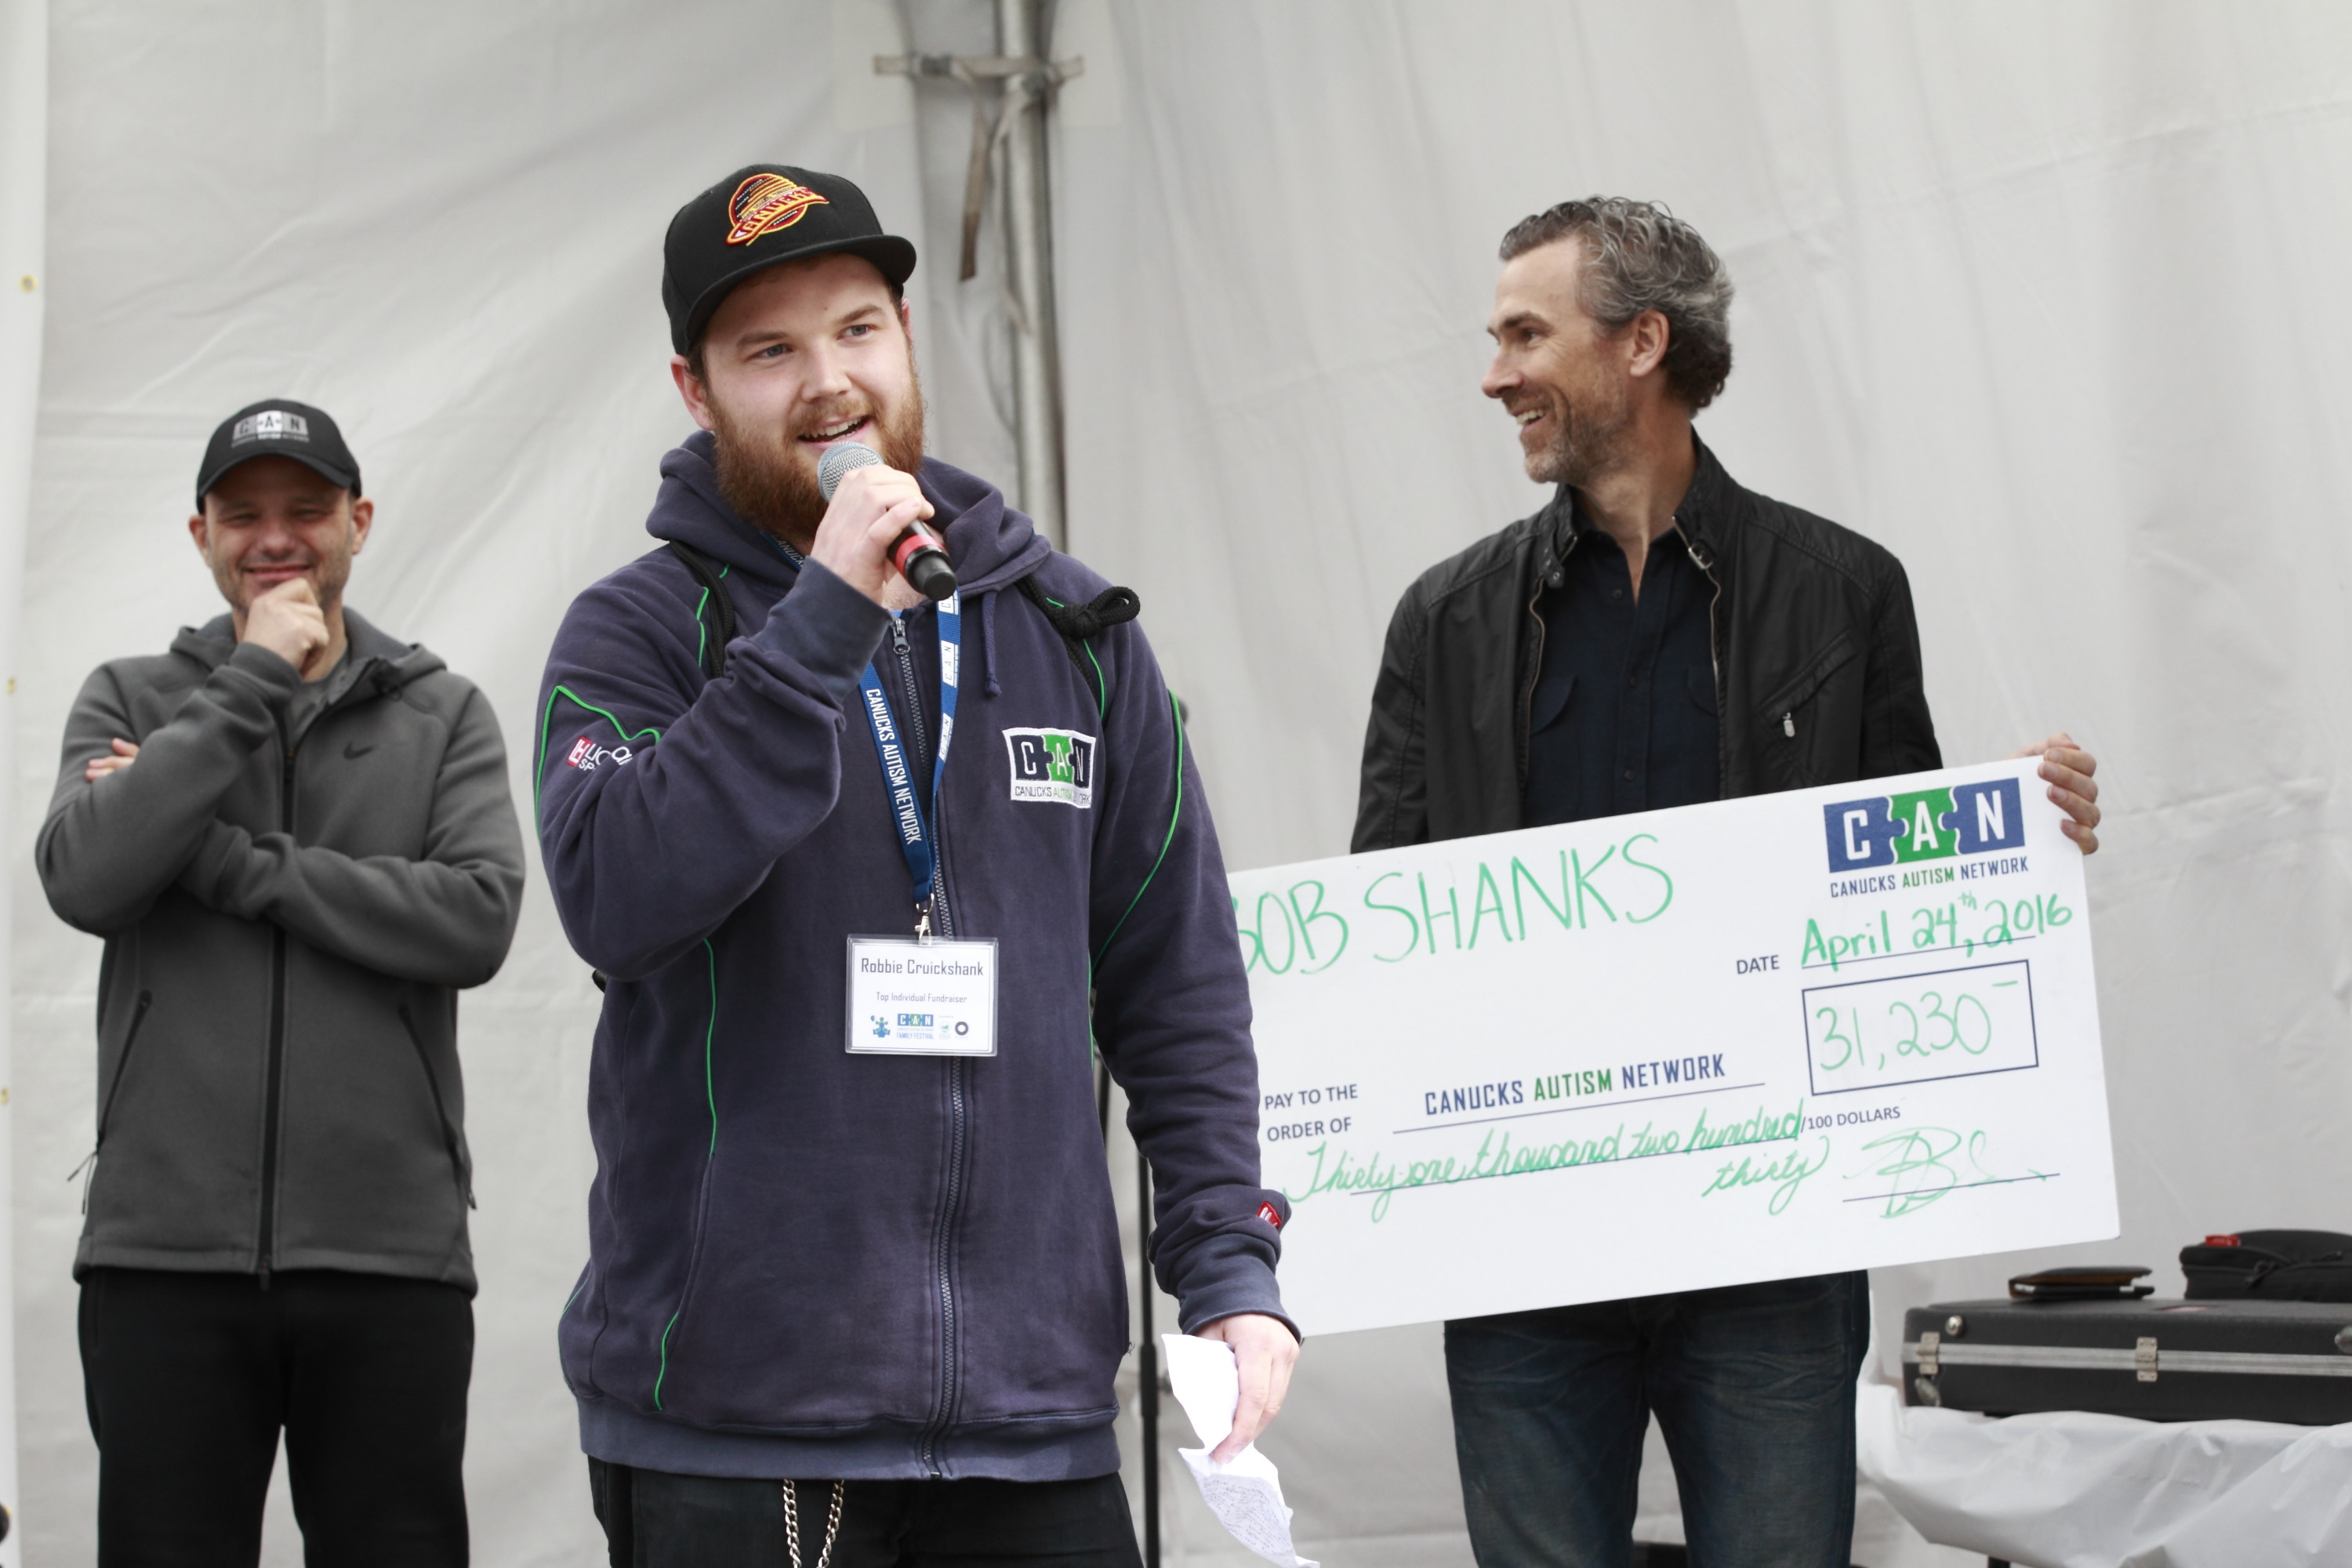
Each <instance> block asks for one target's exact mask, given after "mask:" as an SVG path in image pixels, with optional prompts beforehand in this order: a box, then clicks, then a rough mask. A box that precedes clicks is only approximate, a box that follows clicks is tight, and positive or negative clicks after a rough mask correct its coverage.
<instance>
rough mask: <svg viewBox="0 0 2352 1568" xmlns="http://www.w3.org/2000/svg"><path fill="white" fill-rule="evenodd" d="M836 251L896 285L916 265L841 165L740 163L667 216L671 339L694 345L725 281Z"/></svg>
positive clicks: (683, 347) (682, 346)
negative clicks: (829, 169) (820, 169)
mask: <svg viewBox="0 0 2352 1568" xmlns="http://www.w3.org/2000/svg"><path fill="white" fill-rule="evenodd" d="M835 251H845V252H847V253H848V254H850V255H852V256H862V257H864V258H866V260H868V261H870V262H872V263H874V265H875V266H876V267H877V268H880V269H881V273H882V276H883V277H884V278H886V279H889V282H890V287H891V288H893V289H903V288H905V287H906V283H907V279H908V277H909V276H911V275H912V274H913V272H914V270H915V247H913V246H912V245H910V244H908V242H907V241H906V240H903V239H900V238H899V237H898V236H897V235H895V234H884V233H883V232H882V220H881V219H879V218H877V217H876V216H874V204H873V203H871V202H869V201H867V200H866V193H865V192H864V191H861V190H859V189H858V188H857V187H856V185H853V184H850V183H849V182H848V181H847V180H845V179H843V178H842V177H841V176H840V175H839V174H818V173H817V172H816V171H815V170H814V169H795V168H793V167H792V166H791V165H789V164H785V163H753V164H751V166H750V167H748V168H742V169H738V170H736V171H735V172H734V173H733V174H730V175H728V176H727V177H726V178H725V179H723V180H721V181H719V183H718V184H715V185H713V186H711V187H710V188H709V190H707V191H705V192H703V193H702V194H701V195H698V196H697V197H695V198H694V199H693V200H692V201H690V202H688V203H687V204H686V205H684V206H682V207H680V208H678V209H677V216H676V217H674V218H672V219H670V220H669V234H668V235H667V237H665V238H664V239H663V240H662V306H663V308H664V309H665V310H668V311H669V341H670V346H671V347H672V348H674V349H676V350H677V352H678V353H688V352H690V351H691V350H692V348H693V346H694V342H695V340H696V339H698V338H699V337H701V336H702V329H703V328H705V327H707V326H709V324H710V318H711V315H712V313H713V312H715V311H716V310H718V309H719V301H721V300H724V299H726V298H727V292H728V290H729V289H732V288H734V287H735V285H736V284H738V283H740V282H741V281H743V279H746V278H749V277H750V276H751V274H752V273H754V272H757V271H759V270H760V269H761V268H767V267H773V266H774V265H776V263H778V262H780V261H797V260H799V259H800V258H803V257H808V256H825V255H830V254H832V253H833V252H835Z"/></svg>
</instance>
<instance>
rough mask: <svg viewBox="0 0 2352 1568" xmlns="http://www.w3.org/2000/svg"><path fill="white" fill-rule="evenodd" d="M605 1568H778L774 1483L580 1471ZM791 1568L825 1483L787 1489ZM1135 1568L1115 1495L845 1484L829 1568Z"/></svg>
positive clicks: (1129, 1529) (780, 1535)
mask: <svg viewBox="0 0 2352 1568" xmlns="http://www.w3.org/2000/svg"><path fill="white" fill-rule="evenodd" d="M588 1488H589V1491H590V1493H591V1494H592V1495H593V1497H594V1499H595V1503H596V1518H597V1521H598V1522H600V1523H601V1524H603V1525H604V1539H605V1540H606V1541H607V1542H610V1543H611V1545H612V1561H613V1568H755V1565H756V1568H788V1564H789V1563H790V1561H791V1559H790V1558H789V1557H788V1555H787V1554H786V1552H785V1535H784V1496H783V1488H782V1484H781V1483H779V1482H776V1481H744V1480H729V1479H721V1478H719V1477H715V1476H673V1475H669V1474H667V1473H665V1472H663V1471H660V1470H639V1469H632V1468H629V1467H628V1466H626V1465H608V1464H606V1463H604V1461H603V1460H602V1459H591V1460H589V1461H588ZM793 1497H794V1498H795V1499H796V1500H798V1502H799V1506H800V1525H801V1568H816V1560H817V1554H818V1553H819V1552H822V1551H823V1550H824V1521H825V1515H826V1513H827V1511H828V1510H830V1509H831V1508H832V1506H833V1483H832V1482H831V1481H796V1482H794V1483H793ZM1015 1563H1020V1564H1034V1565H1035V1568H1141V1563H1142V1558H1141V1557H1140V1556H1139V1554H1138V1553H1137V1552H1136V1550H1135V1525H1134V1522H1133V1521H1131V1520H1130V1519H1129V1517H1128V1511H1127V1489H1125V1488H1124V1487H1121V1486H1120V1485H1119V1484H1118V1477H1117V1476H1096V1477H1093V1478H1091V1479H1087V1480H1083V1481H992V1480H965V1481H849V1482H846V1483H845V1484H844V1488H843V1492H842V1509H841V1535H840V1538H839V1539H838V1540H836V1541H835V1542H834V1548H833V1562H832V1565H831V1568H1013V1564H1015Z"/></svg>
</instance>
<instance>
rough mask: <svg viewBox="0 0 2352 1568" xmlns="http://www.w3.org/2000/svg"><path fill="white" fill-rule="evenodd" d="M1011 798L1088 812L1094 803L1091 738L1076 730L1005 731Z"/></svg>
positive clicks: (1093, 769)
mask: <svg viewBox="0 0 2352 1568" xmlns="http://www.w3.org/2000/svg"><path fill="white" fill-rule="evenodd" d="M1004 749H1005V751H1006V752H1008V753H1010V755H1011V757H1012V761H1013V799H1015V800H1031V801H1038V800H1042V801H1049V802H1055V803H1058V804H1060V805H1071V806H1076V807H1077V809H1078V810H1080V811H1086V810H1089V809H1091V808H1092V807H1093V805H1094V803H1095V738H1094V737H1093V736H1092V735H1081V734H1080V733H1078V732H1077V731H1076V730H1007V731H1004Z"/></svg>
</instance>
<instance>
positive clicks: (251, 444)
mask: <svg viewBox="0 0 2352 1568" xmlns="http://www.w3.org/2000/svg"><path fill="white" fill-rule="evenodd" d="M254 458H293V459H294V460H295V461H296V462H298V463H299V464H301V465H302V466H303V467H304V468H309V469H310V470H311V471H312V472H314V473H316V474H318V475H320V477H321V478H323V479H328V480H331V482H333V483H335V484H338V485H341V487H342V488H343V489H347V490H349V491H351V492H352V494H353V495H357V494H359V493H360V465H359V460H358V459H357V458H353V457H352V449H351V448H350V447H346V446H344V445H343V433H342V432H341V430H338V429H336V428H335V422H334V421H333V420H332V419H331V418H329V417H328V416H327V415H326V412H325V410H323V409H318V408H313V407H311V406H310V405H309V404H307V403H297V402H295V401H294V400H293V399H292V398H290V397H266V398H264V399H262V400H261V401H260V402H259V403H249V404H247V405H246V406H244V407H243V408H240V409H238V410H237V411H236V413H234V414H232V415H230V416H228V417H227V418H226V419H224V420H222V421H221V422H220V428H219V429H217V430H215V431H214V432H213V438H212V440H211V441H210V442H208V443H206V445H205V461H204V466H203V467H202V468H198V469H197V470H196V510H198V511H202V510H204V509H205V494H206V493H207V492H208V491H210V490H211V489H212V488H213V487H214V486H215V485H216V484H218V483H220V481H221V476H222V475H223V474H226V473H227V472H228V471H229V470H230V469H231V468H236V466H237V465H238V464H239V463H247V462H250V461H252V460H253V459H254Z"/></svg>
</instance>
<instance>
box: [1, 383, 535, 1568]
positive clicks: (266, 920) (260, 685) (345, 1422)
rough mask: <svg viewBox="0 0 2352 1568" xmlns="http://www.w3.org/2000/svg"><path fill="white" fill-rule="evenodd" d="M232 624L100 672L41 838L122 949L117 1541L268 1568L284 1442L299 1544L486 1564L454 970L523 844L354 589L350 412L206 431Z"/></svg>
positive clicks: (107, 1274)
mask: <svg viewBox="0 0 2352 1568" xmlns="http://www.w3.org/2000/svg"><path fill="white" fill-rule="evenodd" d="M196 506H197V510H196V513H195V515H194V516H193V517H191V518H190V519H189V520H188V531H189V534H190V536H191V537H192V538H193V539H194V542H195V546H196V550H197V552H198V553H199V554H200V555H202V556H203V558H204V561H205V565H206V566H207V567H208V568H209V569H210V570H211V572H212V574H213V580H214V581H215V583H216V584H218V585H219V587H220V590H221V594H222V596H223V597H224V598H226V600H227V601H228V605H229V612H228V614H226V615H225V616H220V617H218V618H217V619H215V621H213V622H212V624H211V625H209V626H205V627H203V628H202V629H200V630H183V631H182V632H181V634H180V636H179V637H178V638H177V639H176V640H175V641H174V642H173V645H172V649H171V651H170V652H169V653H167V654H163V655H161V656H155V657H147V658H123V659H116V660H113V661H112V662H110V663H108V664H105V665H102V666H100V668H98V670H97V671H96V672H95V673H94V674H92V675H91V676H90V678H89V680H88V681H87V682H85V683H84V685H83V687H82V690H81V695H80V697H79V699H78V700H76V702H75V704H74V708H73V713H72V716H71V718H69V719H68V721H67V724H66V740H65V758H64V766H63V769H62V771H61V773H60V774H59V777H58V786H57V793H56V795H55V798H54V799H53V801H52V802H51V805H50V808H49V814H48V818H47V821H46V822H45V823H43V825H42V827H41V832H40V837H39V839H38V841H37V846H36V848H35V860H36V863H37V866H38V868H39V869H40V875H41V884H42V887H43V888H44V889H46V890H47V894H48V898H49V904H50V907H51V908H52V909H54V910H57V912H58V915H59V916H60V917H61V918H63V919H64V920H65V921H68V923H70V924H72V925H73V926H75V927H76V928H78V929H79V930H81V931H89V932H90V933H91V934H92V935H96V936H102V937H104V938H105V939H106V957H105V961H104V963H103V965H102V966H101V968H100V980H99V1009H98V1032H99V1074H98V1114H97V1133H96V1139H95V1144H94V1147H93V1148H92V1150H91V1153H90V1157H89V1160H88V1161H86V1162H84V1166H85V1168H86V1169H87V1170H88V1171H89V1185H88V1187H87V1188H86V1189H85V1205H84V1207H85V1211H86V1213H87V1215H88V1216H89V1217H88V1219H87V1221H86V1222H85V1224H84V1226H83V1230H82V1239H81V1246H80V1248H79V1252H78V1253H77V1254H76V1257H75V1261H74V1273H75V1277H76V1278H77V1279H79V1280H80V1282H81V1287H82V1297H81V1350H82V1370H83V1380H84V1384H85V1388H86V1391H87V1394H88V1398H89V1418H90V1430H91V1433H92V1435H93V1436H95V1437H96V1438H97V1439H98V1446H99V1553H100V1562H101V1563H105V1564H107V1565H109V1568H114V1565H119V1564H143V1563H173V1564H184V1563H203V1564H213V1563H218V1564H222V1565H223V1568H227V1565H230V1564H244V1565H250V1564H251V1563H254V1562H255V1561H256V1560H257V1557H258V1555H259V1552H260V1545H261V1513H262V1500H263V1498H264V1496H265V1494H266V1493H267V1491H268V1484H269V1472H270V1468H271V1467H272V1465H273V1464H274V1463H275V1461H276V1457H277V1449H278V1437H279V1433H280V1431H281V1430H282V1431H283V1433H284V1436H285V1445H286V1452H287V1460H288V1468H289V1478H290V1479H291V1481H292V1486H293V1494H294V1507H295V1512H296V1515H297V1517H298V1518H299V1520H300V1521H301V1526H302V1534H303V1540H304V1545H305V1549H306V1553H307V1555H308V1557H309V1559H310V1561H311V1562H313V1563H336V1564H339V1565H340V1564H371V1563H382V1564H385V1565H386V1568H391V1565H393V1564H400V1565H403V1568H411V1565H415V1564H419V1563H431V1564H454V1563H464V1562H465V1561H466V1557H467V1531H466V1498H465V1488H464V1480H463V1477H462V1473H461V1461H462V1459H463V1457H464V1451H465V1433H466V1385H467V1378H468V1376H469V1374H470V1373H471V1369H472V1362H473V1309H472V1305H471V1298H472V1295H473V1290H474V1271H473V1259H472V1255H471V1252H470V1250H469V1248H468V1247H467V1231H466V1211H467V1207H468V1206H470V1205H471V1203H472V1190H471V1189H472V1166H471V1161H470V1158H469V1156H468V1155H467V1151H466V1143H465V1133H464V1118H465V1100H464V1089H463V1086H462V1084H461V1082H460V1079H459V1076H458V1065H457V992H458V991H459V990H460V989H463V988H464V987H467V986H469V985H478V984H481V983H482V982H484V981H486V980H488V978H489V977H490V976H491V975H492V974H493V973H496V972H497V970H498V967H499V963H501V962H502V961H503V960H504V959H505V956H506V951H507V944H508V942H509V941H510V940H511V939H512V937H513V934H514V924H515V916H516V911H517V909H518V906H519V904H520V898H521V891H522V847H521V843H520V834H519V832H518V830H517V826H516V823H515V817H514V807H513V804H512V802H511V800H510V799H509V795H508V791H507V776H506V753H505V748H504V745H503V743H502V742H501V741H500V739H499V726H498V721H497V719H496V718H495V717H493V716H492V714H491V712H490V709H489V704H488V701H487V700H484V698H483V697H482V694H481V693H480V692H479V691H478V690H476V689H474V687H473V685H472V684H471V683H470V682H468V681H467V680H465V679H461V678H459V677H458V676H456V675H453V674H451V673H450V672H449V671H448V670H447V669H446V668H445V667H444V666H443V664H442V662H441V660H440V659H439V658H436V656H435V655H433V654H431V653H429V652H427V651H426V650H425V649H424V648H422V647H417V646H415V645H414V644H409V643H402V642H397V641H395V640H394V639H393V638H392V637H387V636H385V635H384V634H383V633H382V632H380V631H378V630H376V629H375V628H374V627H373V626H369V625H368V624H367V623H366V622H365V621H363V620H362V619H361V618H360V617H359V616H357V615H356V614H353V613H352V612H350V611H348V610H347V609H345V607H344V605H343V602H342V594H343V585H344V583H345V582H346V580H347V579H348V578H349V576H350V574H351V566H352V557H353V556H355V555H357V554H358V553H359V552H360V549H361V548H362V545H364V544H365V542H366V541H367V537H368V531H369V527H370V525H371V523H372V521H373V510H374V509H373V505H372V503H370V502H369V501H367V500H362V498H361V496H360V472H359V465H358V464H357V463H356V462H355V461H353V459H352V455H351V452H350V449H349V448H348V447H345V446H344V444H343V439H342V436H341V432H340V431H338V430H337V429H336V427H335V423H334V421H333V420H331V419H330V418H329V417H328V416H326V415H325V414H323V413H321V412H320V410H318V409H316V408H312V407H310V406H309V405H305V404H300V403H293V402H289V401H286V400H284V399H272V400H270V401H268V402H264V403H257V404H255V405H252V406H251V407H248V408H243V409H240V410H238V411H237V412H236V414H234V415H232V416H229V418H228V419H226V421H224V422H223V423H222V425H221V426H220V428H219V429H218V430H216V431H215V432H214V435H213V438H212V444H211V446H210V447H208V448H207V449H206V451H205V458H204V464H203V467H202V468H200V469H199V470H198V474H197V479H196Z"/></svg>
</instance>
